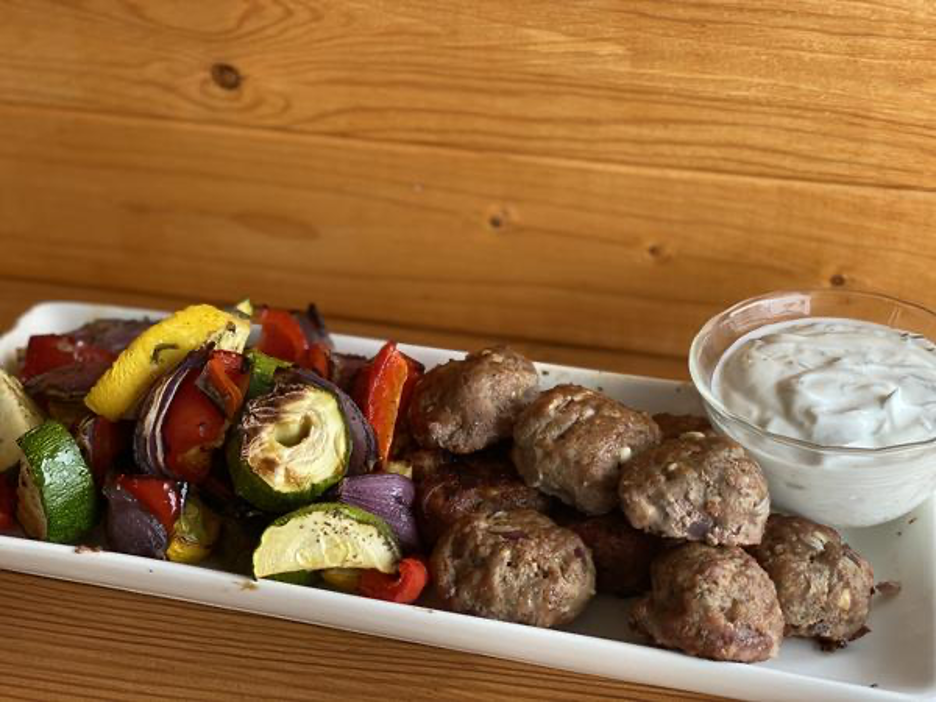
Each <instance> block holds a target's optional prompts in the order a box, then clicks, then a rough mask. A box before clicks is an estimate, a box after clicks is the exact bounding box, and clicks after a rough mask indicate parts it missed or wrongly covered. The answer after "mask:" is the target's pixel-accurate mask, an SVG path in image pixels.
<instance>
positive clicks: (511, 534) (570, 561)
mask: <svg viewBox="0 0 936 702" xmlns="http://www.w3.org/2000/svg"><path fill="white" fill-rule="evenodd" d="M430 568H431V572H432V580H433V582H434V583H435V589H436V594H437V595H438V597H439V599H440V600H441V601H442V604H443V606H444V607H446V608H448V609H451V610H453V611H455V612H462V613H465V614H474V615H477V616H480V617H487V618H488V619H499V620H501V621H507V622H518V623H520V624H532V625H533V626H542V627H552V626H561V625H563V624H568V623H569V622H571V621H572V620H573V619H575V617H577V616H578V615H579V613H581V611H582V610H583V609H585V606H586V605H587V604H588V602H589V600H590V599H591V598H592V596H593V595H594V594H595V565H594V563H592V558H591V554H590V553H589V552H588V548H587V547H586V546H585V544H583V543H582V540H581V539H580V538H579V537H578V536H577V535H576V534H575V533H573V532H571V531H569V530H568V529H563V528H562V527H559V526H556V524H555V523H553V521H552V520H550V519H549V518H548V517H545V516H543V515H542V514H540V513H539V512H534V511H532V510H516V511H512V512H498V513H497V514H493V515H491V514H472V515H468V516H467V517H463V518H462V519H460V520H459V521H457V522H456V523H455V524H454V525H453V526H452V527H451V528H450V529H449V530H448V531H447V532H445V535H444V536H443V537H442V538H441V540H440V541H439V543H438V544H436V547H435V550H434V551H433V552H432V558H431V561H430Z"/></svg>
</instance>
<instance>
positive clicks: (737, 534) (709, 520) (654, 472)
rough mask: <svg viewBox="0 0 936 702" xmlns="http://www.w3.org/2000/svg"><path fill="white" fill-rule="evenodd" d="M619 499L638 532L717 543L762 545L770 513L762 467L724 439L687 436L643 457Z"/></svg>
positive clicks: (626, 474) (624, 476) (628, 473)
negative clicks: (639, 530)
mask: <svg viewBox="0 0 936 702" xmlns="http://www.w3.org/2000/svg"><path fill="white" fill-rule="evenodd" d="M620 497H621V509H623V510H624V514H626V515H627V518H628V519H629V520H630V523H631V524H633V525H634V526H635V527H637V528H638V529H643V530H644V531H649V532H652V533H654V534H660V535H661V536H668V537H670V538H674V539H689V540H691V541H706V542H708V543H710V544H712V545H718V544H725V545H728V546H746V545H749V544H757V543H760V540H761V537H762V536H763V534H764V527H765V526H766V524H767V517H768V515H769V514H770V497H769V494H768V492H767V479H766V478H765V477H764V474H763V473H762V472H761V469H760V466H758V465H757V463H756V462H755V461H754V460H753V459H752V458H750V457H748V455H747V454H746V453H745V452H744V449H742V448H741V446H740V445H739V444H737V443H735V442H734V441H732V440H731V439H728V438H725V437H722V436H707V435H702V434H683V435H682V437H681V438H678V439H670V440H669V441H665V442H663V443H662V444H660V445H659V446H657V447H656V448H653V449H651V450H649V451H647V452H646V453H644V454H642V455H641V456H638V457H637V458H636V459H635V460H634V461H632V462H631V463H630V464H629V465H628V466H627V468H626V470H624V471H622V473H621V484H620Z"/></svg>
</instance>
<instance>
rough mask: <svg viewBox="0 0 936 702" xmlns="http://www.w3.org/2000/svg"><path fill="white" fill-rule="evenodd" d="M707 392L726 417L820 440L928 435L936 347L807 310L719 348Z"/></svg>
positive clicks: (875, 444)
mask: <svg viewBox="0 0 936 702" xmlns="http://www.w3.org/2000/svg"><path fill="white" fill-rule="evenodd" d="M712 390H713V391H714V393H715V395H716V397H718V399H719V400H720V401H721V402H722V404H723V405H724V407H725V408H726V409H727V410H728V411H729V412H731V413H732V414H734V415H735V416H738V417H741V418H743V419H746V420H747V421H748V422H751V423H752V424H754V425H756V426H758V427H760V428H761V429H765V430H766V431H769V432H772V433H774V434H780V435H782V436H788V437H791V438H794V439H803V440H806V441H809V442H811V443H814V444H819V445H822V446H839V447H846V446H847V447H855V448H880V447H885V446H896V445H899V444H907V443H912V442H917V441H925V440H928V439H932V438H934V437H936V345H934V344H933V342H931V341H929V340H928V339H926V338H925V337H923V336H921V335H919V334H912V333H910V332H905V331H901V330H899V329H894V328H892V327H888V326H884V325H881V324H873V323H871V322H863V321H859V320H852V319H838V318H825V317H812V318H804V319H794V320H790V321H786V322H780V323H776V324H770V325H767V326H764V327H760V328H759V329H755V330H754V331H753V332H750V333H748V334H747V335H745V336H743V337H741V338H740V339H738V340H737V341H735V342H734V343H733V344H732V345H731V347H730V348H729V349H728V350H727V351H726V352H725V353H724V355H723V356H722V358H721V360H720V361H719V362H718V365H717V367H716V369H715V373H714V376H713V378H712Z"/></svg>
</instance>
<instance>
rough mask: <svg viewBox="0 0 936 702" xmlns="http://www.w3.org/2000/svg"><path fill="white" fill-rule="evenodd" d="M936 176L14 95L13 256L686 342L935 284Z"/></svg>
mask: <svg viewBox="0 0 936 702" xmlns="http://www.w3.org/2000/svg"><path fill="white" fill-rule="evenodd" d="M934 233H936V195H934V194H930V193H921V192H912V191H894V190H881V189H875V188H865V187H846V186H835V185H822V186H819V185H815V184H802V183H796V182H789V181H767V180H762V179H750V178H738V177H723V176H716V175H710V174H696V173H676V172H671V171H669V172H657V171H653V172H650V171H646V170H634V169H629V168H623V167H614V168H612V167H608V166H595V165H586V164H570V163H558V162H554V161H549V160H542V159H532V158H528V157H509V156H499V157H491V156H486V155H481V154H473V153H463V152H452V151H444V150H439V149H427V148H414V147H403V146H388V145H375V144H357V143H355V144H351V143H346V144H339V143H336V142H335V141H333V140H329V139H322V138H314V137H308V138H303V139H296V138H294V137H287V136H280V135H277V134H271V133H267V132H256V131H251V130H241V129H230V128H225V129H220V128H211V127H194V126H191V125H178V124H169V123H166V124H154V123H152V122H150V121H146V120H132V119H117V118H101V117H96V116H81V115H76V114H71V113H61V112H58V111H48V110H35V109H20V108H0V240H2V241H3V244H4V251H3V256H2V258H0V276H2V275H6V276H16V277H33V278H35V279H37V280H43V281H46V282H60V283H69V284H74V285H82V284H86V283H87V282H88V281H93V282H94V284H95V285H99V286H101V287H105V288H108V289H113V290H124V291H129V292H139V293H149V294H156V295H158V294H166V293H167V292H168V291H169V288H170V287H171V291H172V295H174V296H176V297H180V298H199V299H225V300H230V299H235V298H239V297H241V296H243V295H250V296H252V297H254V298H256V299H265V300H267V301H269V302H270V303H273V304H283V305H288V304H295V303H296V301H297V300H305V299H316V300H318V301H319V302H320V303H321V304H322V306H323V308H324V309H325V311H326V313H328V314H330V315H333V316H335V317H336V318H343V319H357V320H364V321H371V320H380V321H381V322H382V323H386V324H390V325H403V326H406V325H409V326H417V327H423V328H431V329H435V330H440V331H451V332H457V333H470V334H473V335H478V336H486V335H489V336H498V337H509V338H512V339H517V340H521V341H531V342H537V343H547V344H554V343H560V344H566V345H572V346H577V347H588V348H597V349H604V350H609V351H612V352H616V351H628V352H635V353H642V354H660V355H664V356H672V357H682V356H684V355H685V353H686V351H687V349H688V345H689V342H690V340H691V338H692V336H693V334H694V333H695V331H696V330H697V329H698V328H699V326H700V325H701V324H702V323H703V322H704V321H705V319H706V318H707V317H709V316H710V315H711V314H713V313H715V312H716V311H718V310H719V309H721V308H723V307H724V306H726V305H727V304H729V303H731V302H733V301H736V300H739V299H742V298H745V297H748V296H750V295H752V294H755V293H761V292H764V291H767V290H770V289H778V288H791V287H821V286H828V285H830V284H845V285H850V286H855V287H858V288H865V289H874V290H884V291H887V292H889V293H891V294H893V295H897V296H901V297H905V298H909V299H916V300H918V301H920V302H923V303H927V304H930V305H932V304H934V303H936V289H933V288H931V287H925V286H923V285H921V282H920V281H923V280H926V279H927V277H928V276H929V274H930V272H931V269H932V266H933V261H934V259H936V236H934Z"/></svg>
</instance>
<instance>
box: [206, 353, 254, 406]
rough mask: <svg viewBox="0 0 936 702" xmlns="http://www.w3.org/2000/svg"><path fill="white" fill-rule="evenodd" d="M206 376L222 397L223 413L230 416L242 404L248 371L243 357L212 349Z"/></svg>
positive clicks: (248, 376)
mask: <svg viewBox="0 0 936 702" xmlns="http://www.w3.org/2000/svg"><path fill="white" fill-rule="evenodd" d="M208 377H209V379H210V380H211V384H212V385H214V387H215V389H216V390H217V391H218V393H219V394H220V395H221V397H222V398H223V399H224V413H225V415H226V416H227V418H228V419H230V418H232V417H233V416H234V415H235V414H237V411H238V410H239V409H240V408H241V405H242V404H244V395H245V393H246V392H247V384H248V383H249V382H250V373H249V371H248V369H247V365H246V364H245V362H244V357H243V356H242V355H241V354H239V353H234V352H233V351H212V352H211V356H210V357H209V358H208Z"/></svg>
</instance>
